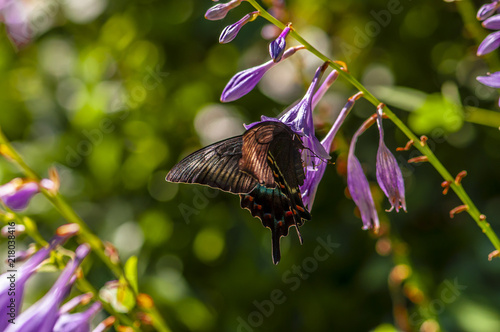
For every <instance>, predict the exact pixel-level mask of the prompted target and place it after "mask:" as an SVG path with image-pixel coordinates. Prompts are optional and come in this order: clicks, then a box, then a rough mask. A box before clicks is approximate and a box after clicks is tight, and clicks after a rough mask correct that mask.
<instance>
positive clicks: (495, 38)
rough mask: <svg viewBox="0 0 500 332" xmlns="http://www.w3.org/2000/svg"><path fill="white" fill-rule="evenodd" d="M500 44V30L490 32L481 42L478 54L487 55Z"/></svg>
mask: <svg viewBox="0 0 500 332" xmlns="http://www.w3.org/2000/svg"><path fill="white" fill-rule="evenodd" d="M499 46H500V31H496V32H493V33H490V34H489V35H488V36H486V38H484V40H483V41H482V42H481V45H479V47H478V48H477V53H476V54H477V55H478V56H481V55H485V54H488V53H490V52H493V51H494V50H496V49H497V48H498V47H499Z"/></svg>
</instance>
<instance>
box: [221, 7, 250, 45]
mask: <svg viewBox="0 0 500 332" xmlns="http://www.w3.org/2000/svg"><path fill="white" fill-rule="evenodd" d="M258 15H259V12H252V13H249V14H246V15H245V16H243V18H242V19H241V20H239V21H238V22H236V23H233V24H231V25H228V26H227V27H225V28H224V30H222V33H221V34H220V37H219V43H221V44H227V43H229V42H231V41H232V40H233V39H234V38H236V35H238V32H240V30H241V28H242V27H243V26H244V25H245V24H247V23H248V22H251V21H253V20H255V18H256V17H257V16H258Z"/></svg>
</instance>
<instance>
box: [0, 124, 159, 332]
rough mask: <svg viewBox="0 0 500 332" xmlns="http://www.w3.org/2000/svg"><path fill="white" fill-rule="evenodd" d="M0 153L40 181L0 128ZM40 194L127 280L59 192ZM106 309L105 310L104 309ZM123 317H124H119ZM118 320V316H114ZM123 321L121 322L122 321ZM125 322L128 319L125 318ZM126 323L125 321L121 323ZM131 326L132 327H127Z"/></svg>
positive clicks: (157, 321)
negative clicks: (74, 225)
mask: <svg viewBox="0 0 500 332" xmlns="http://www.w3.org/2000/svg"><path fill="white" fill-rule="evenodd" d="M0 147H1V149H0V151H1V152H2V153H3V154H4V155H5V157H6V158H8V159H10V160H12V161H13V162H14V163H15V164H17V165H18V166H19V167H20V168H21V169H22V170H23V172H24V174H25V175H26V176H27V177H29V178H30V179H33V180H35V181H40V180H41V178H40V177H39V176H38V175H37V174H36V173H35V171H33V170H32V169H31V168H30V167H29V166H28V165H27V164H26V163H25V162H24V160H23V158H22V157H21V156H20V155H19V153H17V151H16V150H15V149H14V148H13V147H12V145H11V144H10V142H9V140H8V139H7V138H6V137H5V135H4V133H3V131H2V130H1V128H0ZM41 192H42V193H43V194H44V195H45V197H47V199H48V200H49V201H50V202H51V203H52V204H53V205H54V206H55V208H56V209H57V210H58V211H59V213H60V214H61V215H62V216H63V217H64V218H65V219H66V220H67V221H68V222H70V223H76V224H78V225H79V226H80V231H79V232H78V234H77V238H78V239H79V240H80V241H81V242H85V243H88V244H89V245H90V247H91V248H92V251H93V252H94V253H95V254H96V255H97V256H98V257H99V258H100V259H101V260H102V261H103V262H104V263H105V264H106V265H107V266H108V268H109V269H110V270H111V271H112V272H113V274H114V275H115V276H116V277H117V278H118V279H120V278H123V279H125V280H127V278H126V276H125V273H124V271H123V267H122V266H121V264H120V263H117V262H113V261H112V260H111V259H110V257H108V256H107V255H106V254H105V252H104V244H103V243H102V241H101V239H100V238H99V237H98V236H96V235H95V234H94V233H92V231H91V230H90V229H89V228H88V226H87V224H86V223H85V222H84V221H83V220H82V219H81V218H80V217H79V216H78V215H77V214H76V212H75V210H73V208H71V206H70V205H69V204H68V203H67V202H66V201H65V199H64V198H63V197H62V195H61V194H60V193H59V192H56V193H52V192H50V191H48V190H46V189H43V188H42V189H41ZM127 284H128V285H129V286H128V287H129V289H130V291H131V292H132V293H133V294H134V295H137V294H136V293H135V291H134V289H133V287H131V286H130V283H129V282H128V280H127ZM105 309H106V308H105ZM153 309H154V310H152V311H151V315H152V317H153V320H154V322H155V327H156V328H157V329H158V330H160V331H169V328H168V327H167V326H166V324H165V322H164V320H163V318H162V317H161V316H160V315H159V313H158V311H157V310H156V309H155V308H154V307H153ZM106 310H107V311H108V312H110V313H113V315H114V311H110V310H108V309H106ZM121 316H124V315H120V317H121ZM115 317H117V318H119V316H115ZM122 321H123V320H122ZM127 321H130V319H129V318H128V317H127ZM123 322H126V321H123ZM129 326H132V325H129Z"/></svg>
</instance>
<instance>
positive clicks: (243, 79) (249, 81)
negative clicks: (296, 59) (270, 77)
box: [220, 46, 302, 103]
mask: <svg viewBox="0 0 500 332" xmlns="http://www.w3.org/2000/svg"><path fill="white" fill-rule="evenodd" d="M300 49H302V46H298V47H292V48H289V49H288V50H287V51H286V52H285V54H284V55H283V58H282V59H283V60H284V59H286V58H288V57H290V56H291V55H293V54H295V52H297V50H300ZM276 64H277V63H276V62H274V61H272V60H271V61H268V62H265V63H263V64H261V65H259V66H256V67H252V68H248V69H245V70H243V71H240V72H239V73H237V74H236V75H234V76H233V77H232V78H231V79H230V80H229V82H228V83H227V84H226V87H225V88H224V90H223V91H222V95H221V97H220V100H221V101H222V102H223V103H226V102H230V101H234V100H237V99H239V98H241V97H243V96H244V95H246V94H247V93H249V92H250V91H252V89H253V88H254V87H255V86H256V85H257V83H259V81H260V80H261V78H262V76H264V74H265V73H266V72H267V71H268V70H269V69H271V68H272V67H274V66H275V65H276Z"/></svg>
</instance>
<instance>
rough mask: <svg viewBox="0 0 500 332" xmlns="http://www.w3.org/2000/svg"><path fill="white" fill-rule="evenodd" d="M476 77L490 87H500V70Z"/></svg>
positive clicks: (499, 102) (499, 103) (499, 101)
mask: <svg viewBox="0 0 500 332" xmlns="http://www.w3.org/2000/svg"><path fill="white" fill-rule="evenodd" d="M476 79H477V80H478V81H479V82H481V83H483V84H484V85H487V86H489V87H492V88H496V89H499V88H500V72H498V71H497V72H495V73H493V74H489V75H488V76H478V77H476ZM498 105H499V106H500V99H499V100H498Z"/></svg>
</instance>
